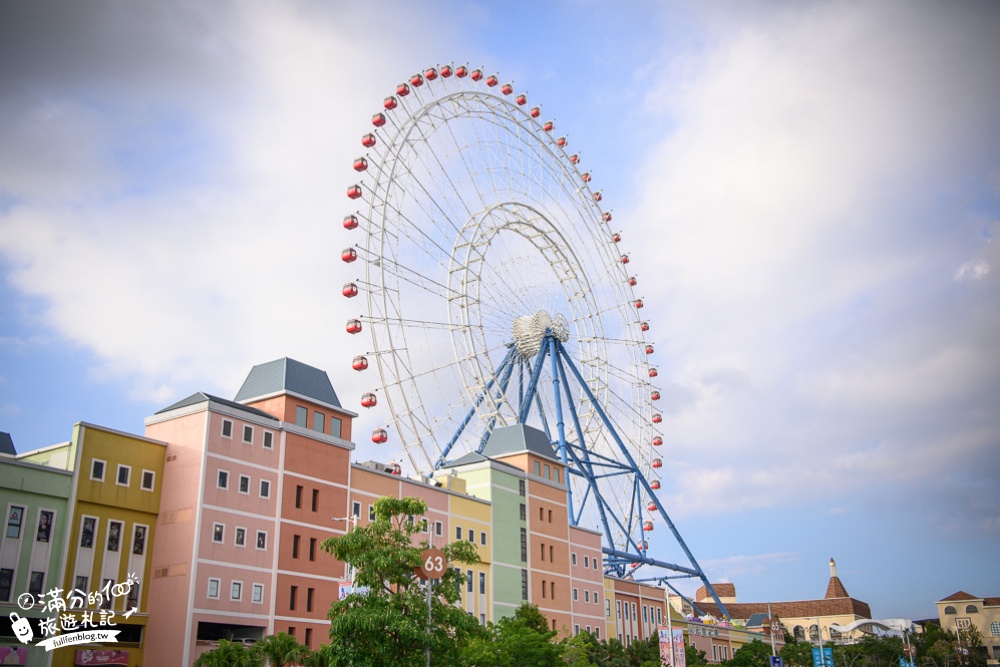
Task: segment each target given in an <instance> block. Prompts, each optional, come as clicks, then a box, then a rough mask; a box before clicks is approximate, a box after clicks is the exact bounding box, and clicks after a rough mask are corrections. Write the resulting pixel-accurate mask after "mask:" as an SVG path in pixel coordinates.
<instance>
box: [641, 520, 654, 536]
mask: <svg viewBox="0 0 1000 667" xmlns="http://www.w3.org/2000/svg"><path fill="white" fill-rule="evenodd" d="M642 529H643V530H644V531H646V532H647V533H648V532H650V531H652V530H653V522H652V521H643V522H642Z"/></svg>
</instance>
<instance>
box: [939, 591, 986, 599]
mask: <svg viewBox="0 0 1000 667" xmlns="http://www.w3.org/2000/svg"><path fill="white" fill-rule="evenodd" d="M981 599H982V598H979V597H976V596H975V595H969V594H968V593H966V592H965V591H958V592H957V593H952V594H951V595H949V596H948V597H946V598H945V599H943V600H940V602H957V601H958V600H981Z"/></svg>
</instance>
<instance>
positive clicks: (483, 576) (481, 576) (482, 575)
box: [479, 572, 486, 593]
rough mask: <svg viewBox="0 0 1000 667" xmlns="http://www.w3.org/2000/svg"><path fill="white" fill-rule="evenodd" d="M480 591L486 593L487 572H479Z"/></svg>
mask: <svg viewBox="0 0 1000 667" xmlns="http://www.w3.org/2000/svg"><path fill="white" fill-rule="evenodd" d="M479 592H480V593H486V573H485V572H480V573H479Z"/></svg>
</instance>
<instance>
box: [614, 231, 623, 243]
mask: <svg viewBox="0 0 1000 667" xmlns="http://www.w3.org/2000/svg"><path fill="white" fill-rule="evenodd" d="M611 240H612V241H614V242H615V243H621V241H622V235H621V234H619V233H618V232H615V233H614V234H612V235H611Z"/></svg>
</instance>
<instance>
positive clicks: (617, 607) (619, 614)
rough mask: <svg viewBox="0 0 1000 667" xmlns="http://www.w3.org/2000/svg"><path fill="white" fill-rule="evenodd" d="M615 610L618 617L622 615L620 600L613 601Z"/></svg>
mask: <svg viewBox="0 0 1000 667" xmlns="http://www.w3.org/2000/svg"><path fill="white" fill-rule="evenodd" d="M615 612H616V613H617V614H618V618H619V619H621V617H622V603H621V601H615Z"/></svg>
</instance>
